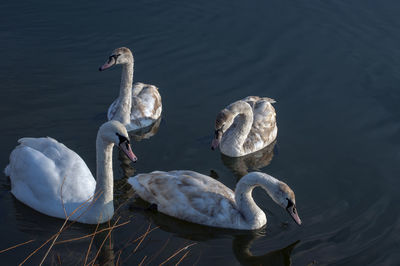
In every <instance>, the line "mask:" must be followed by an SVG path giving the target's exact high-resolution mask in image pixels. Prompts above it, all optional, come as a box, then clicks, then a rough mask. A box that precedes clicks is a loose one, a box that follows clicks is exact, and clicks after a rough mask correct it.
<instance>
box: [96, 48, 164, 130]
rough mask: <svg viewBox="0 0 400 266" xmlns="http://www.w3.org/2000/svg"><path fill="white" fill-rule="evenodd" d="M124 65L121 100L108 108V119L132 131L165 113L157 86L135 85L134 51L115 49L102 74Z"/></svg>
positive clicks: (101, 68)
mask: <svg viewBox="0 0 400 266" xmlns="http://www.w3.org/2000/svg"><path fill="white" fill-rule="evenodd" d="M114 65H122V75H121V85H120V93H119V97H118V98H117V99H116V100H115V101H114V102H113V103H112V104H111V106H110V107H109V109H108V113H107V117H108V120H118V121H120V122H121V123H123V124H124V125H125V126H126V128H127V130H128V131H131V130H137V129H140V128H145V127H148V126H150V125H151V124H153V123H154V122H155V121H156V120H157V119H158V118H159V117H160V116H161V112H162V104H161V95H160V93H159V92H158V88H157V87H156V86H154V85H149V84H144V83H141V82H136V83H135V84H133V85H132V81H133V71H134V68H133V67H134V58H133V55H132V52H131V51H130V50H129V49H128V48H126V47H121V48H117V49H115V50H114V51H113V52H112V53H111V55H110V57H109V59H108V61H107V62H106V63H105V64H104V65H103V66H101V67H100V69H99V70H100V71H102V70H105V69H108V68H110V67H112V66H114Z"/></svg>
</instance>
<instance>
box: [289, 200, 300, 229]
mask: <svg viewBox="0 0 400 266" xmlns="http://www.w3.org/2000/svg"><path fill="white" fill-rule="evenodd" d="M286 210H287V212H288V213H289V214H290V216H292V218H293V220H294V221H295V222H296V223H297V224H298V225H301V220H300V217H299V214H298V213H297V210H296V205H294V204H293V205H290V206H288V207H287V208H286Z"/></svg>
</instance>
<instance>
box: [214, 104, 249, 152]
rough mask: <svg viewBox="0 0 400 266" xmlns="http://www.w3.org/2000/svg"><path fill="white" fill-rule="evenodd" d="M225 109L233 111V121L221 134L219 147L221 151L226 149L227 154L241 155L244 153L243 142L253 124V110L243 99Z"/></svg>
mask: <svg viewBox="0 0 400 266" xmlns="http://www.w3.org/2000/svg"><path fill="white" fill-rule="evenodd" d="M227 109H228V110H230V111H231V112H232V113H233V116H234V119H233V120H234V122H233V123H232V125H231V126H230V128H229V129H228V130H227V131H226V132H225V133H224V135H223V136H222V139H221V144H220V145H221V146H220V147H221V150H222V151H224V150H227V152H224V153H226V154H228V155H229V154H232V155H235V156H241V155H243V154H244V150H245V147H244V143H245V141H246V139H247V137H248V135H249V133H250V130H251V127H252V125H253V110H252V108H251V106H250V105H249V104H248V103H246V102H244V101H238V102H236V103H234V104H233V105H231V106H230V107H228V108H227ZM228 150H232V151H228Z"/></svg>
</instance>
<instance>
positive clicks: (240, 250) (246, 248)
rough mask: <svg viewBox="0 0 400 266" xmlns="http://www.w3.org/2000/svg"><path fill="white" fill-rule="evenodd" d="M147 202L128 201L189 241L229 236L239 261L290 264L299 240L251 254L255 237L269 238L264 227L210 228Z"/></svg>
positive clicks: (167, 229) (138, 199)
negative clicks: (156, 209) (181, 218)
mask: <svg viewBox="0 0 400 266" xmlns="http://www.w3.org/2000/svg"><path fill="white" fill-rule="evenodd" d="M149 206H150V205H149V203H147V202H145V201H143V200H142V199H140V198H137V199H136V200H135V201H134V203H132V204H131V205H130V210H131V211H134V212H140V213H141V214H143V215H144V216H146V217H147V218H148V219H149V220H150V221H151V222H152V223H154V224H155V225H157V226H159V227H160V229H162V230H164V231H167V232H171V233H173V234H175V235H178V236H179V237H182V238H186V239H188V240H191V241H196V242H198V241H207V240H210V239H216V238H222V237H226V236H230V237H232V238H233V240H232V250H233V253H234V255H235V257H236V259H237V260H238V261H239V262H240V263H241V264H242V265H273V266H280V265H282V266H287V265H291V259H290V255H291V252H292V250H293V249H294V247H295V246H296V245H297V244H298V243H299V242H300V240H297V241H295V242H294V243H292V244H290V245H288V246H286V247H283V248H281V249H277V250H273V251H267V252H266V253H265V254H262V255H253V254H252V253H251V251H250V249H251V248H252V246H253V243H254V241H256V240H259V239H261V238H263V237H265V238H268V236H267V235H266V232H265V228H262V229H260V230H256V231H241V230H232V229H223V228H213V227H209V226H204V225H199V224H194V223H190V222H186V221H183V220H180V219H177V218H174V217H171V216H168V215H165V214H162V213H160V212H158V211H155V210H150V209H149V208H148V207H149Z"/></svg>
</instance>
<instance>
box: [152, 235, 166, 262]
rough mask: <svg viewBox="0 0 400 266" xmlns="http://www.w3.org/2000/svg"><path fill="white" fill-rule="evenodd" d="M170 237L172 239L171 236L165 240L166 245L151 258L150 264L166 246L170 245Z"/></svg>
mask: <svg viewBox="0 0 400 266" xmlns="http://www.w3.org/2000/svg"><path fill="white" fill-rule="evenodd" d="M170 239H171V238H168V239H167V241H165V243H164V245H163V246H162V247H161V248H160V249H159V250H158V251H157V253H156V254H154V255H153V256H152V257H151V258H150V260H149V261H148V262H147V264H149V263H150V262H152V261H153V260H155V259H156V258H157V257H158V256H159V255H160V254H161V252H162V251H163V250H164V249H165V247H166V246H167V245H168V243H169V240H170Z"/></svg>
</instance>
